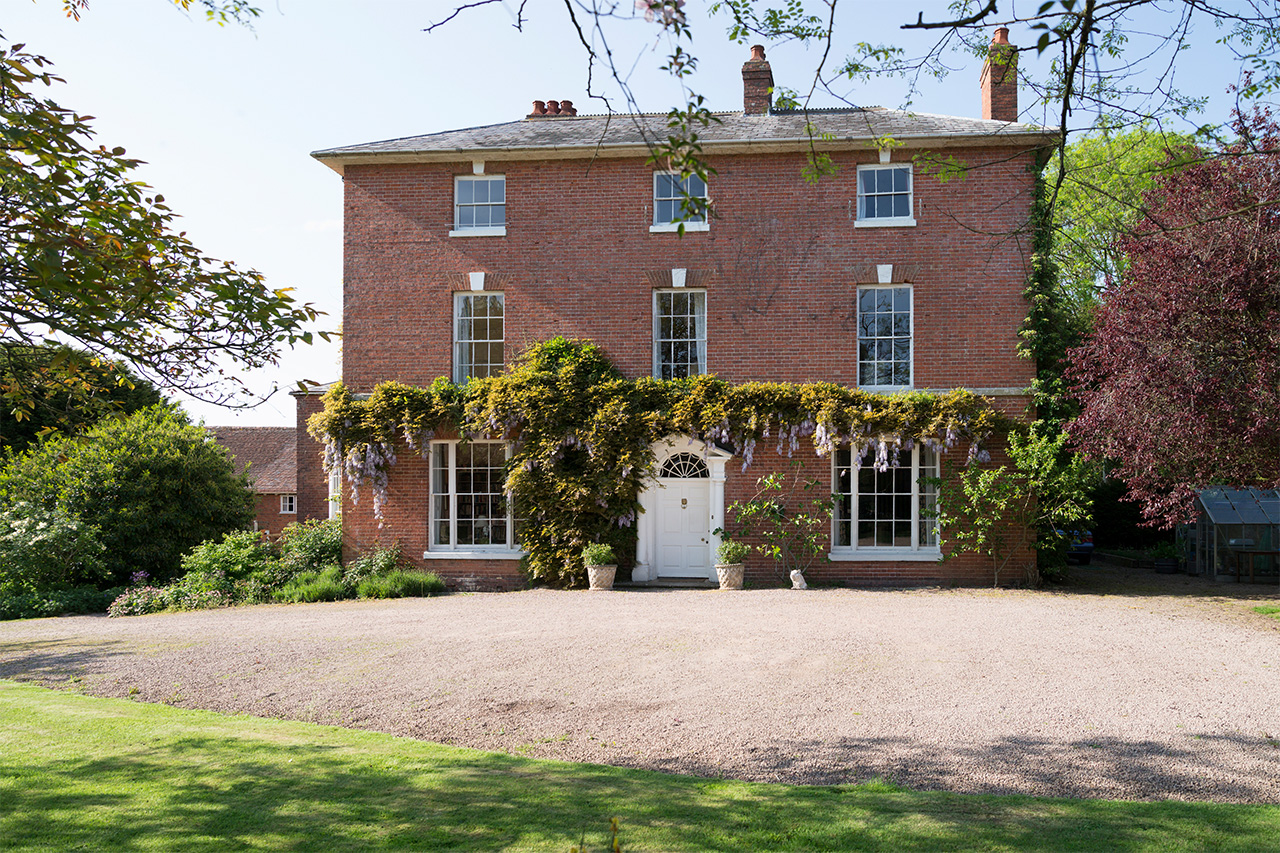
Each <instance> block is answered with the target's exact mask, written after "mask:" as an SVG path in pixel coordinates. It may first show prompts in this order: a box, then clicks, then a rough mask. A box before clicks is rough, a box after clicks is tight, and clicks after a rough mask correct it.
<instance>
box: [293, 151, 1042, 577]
mask: <svg viewBox="0 0 1280 853" xmlns="http://www.w3.org/2000/svg"><path fill="white" fill-rule="evenodd" d="M950 153H953V154H954V155H955V156H956V157H957V158H958V159H960V160H962V161H963V162H965V163H966V164H968V165H970V166H974V167H976V168H973V169H972V170H971V171H969V172H968V173H967V175H966V176H965V177H963V178H953V179H952V180H950V181H947V182H942V181H939V180H938V179H936V178H934V177H930V176H926V175H923V174H921V170H920V168H919V167H917V169H916V174H915V217H916V219H917V222H918V223H919V224H918V225H917V226H916V227H911V228H901V227H890V228H855V227H854V218H855V215H856V200H857V192H856V184H855V179H856V165H857V164H858V163H874V162H878V159H877V157H876V153H875V152H874V151H867V152H865V153H837V154H833V160H834V162H835V163H836V165H837V166H839V172H838V174H837V175H836V176H835V177H834V178H827V179H824V180H822V181H821V182H819V183H818V184H816V185H809V184H806V183H805V182H804V181H803V179H802V178H801V175H800V170H801V168H802V159H801V157H800V155H796V154H777V155H752V156H745V155H744V156H723V157H713V158H711V163H712V165H713V166H714V167H715V168H716V169H717V174H716V175H713V176H712V178H711V180H710V182H709V195H710V197H711V198H712V200H713V204H714V210H715V212H716V214H718V216H717V218H713V220H712V224H711V228H710V231H708V232H705V233H703V232H689V233H686V234H685V235H684V236H683V237H681V236H679V235H677V234H674V233H657V234H655V233H650V232H649V224H650V222H651V221H652V215H653V214H652V204H653V201H652V172H653V169H652V167H651V166H649V165H646V164H644V163H643V162H642V161H641V160H640V159H638V158H637V159H628V160H620V159H602V160H597V161H594V162H588V161H586V160H559V161H543V162H509V163H504V162H499V161H493V160H489V161H488V162H487V163H486V170H485V171H486V173H488V174H502V175H505V176H506V181H507V222H508V225H507V236H505V237H452V238H451V237H449V236H448V232H449V230H450V228H451V227H452V222H453V178H454V176H455V175H468V174H471V173H472V164H471V161H469V160H467V161H459V162H457V163H452V164H389V165H377V166H374V165H362V166H355V165H349V166H347V167H346V174H345V182H346V201H345V208H346V210H345V216H346V227H345V275H344V280H345V283H344V299H345V302H344V317H343V331H344V343H343V347H344V381H345V382H346V383H347V384H348V385H349V386H351V387H352V388H353V390H356V391H368V390H370V389H371V388H372V387H373V386H374V385H375V384H377V383H378V382H381V381H385V380H390V379H395V380H400V381H403V382H408V383H411V384H416V385H425V384H428V383H430V382H431V380H432V379H434V378H436V377H437V376H448V375H449V374H450V372H451V366H452V358H451V334H452V328H451V323H452V293H453V292H454V291H455V290H460V289H466V288H467V286H468V285H467V276H466V274H467V273H469V272H473V271H484V272H486V273H487V274H488V275H487V278H486V282H485V289H486V290H502V291H503V292H504V293H505V310H506V344H507V358H508V360H510V359H511V357H513V356H514V355H515V353H516V352H518V351H519V350H520V349H522V348H523V347H524V346H525V345H527V344H530V343H533V342H536V341H540V340H546V339H548V338H550V337H553V336H555V335H566V336H573V337H585V338H591V339H593V340H594V341H595V342H596V343H598V344H600V345H601V346H602V347H604V349H605V350H606V351H607V352H608V354H609V356H610V357H611V358H612V359H613V360H614V362H615V363H616V364H617V365H618V366H619V368H620V369H621V370H622V371H623V372H624V373H626V374H627V375H629V376H641V375H648V374H649V373H650V372H651V370H652V332H651V329H652V316H653V302H652V300H653V296H652V294H653V290H654V288H655V287H661V286H668V285H669V281H670V279H669V273H670V270H671V269H672V268H683V269H687V270H688V271H689V273H688V284H689V286H690V287H698V288H704V289H705V290H706V292H707V350H708V357H707V364H708V369H709V370H710V371H711V372H713V373H717V374H719V375H720V376H721V377H722V378H724V379H727V380H729V381H733V382H741V381H747V380H776V381H791V382H805V381H815V380H824V381H833V382H838V383H842V384H853V383H855V382H856V367H857V365H856V357H855V354H856V329H855V326H856V294H857V286H858V285H859V284H873V283H875V281H876V276H875V265H877V264H893V265H894V266H895V274H894V279H895V281H898V280H901V279H902V278H903V277H904V275H905V276H906V277H907V278H908V279H909V280H910V282H911V283H912V285H913V288H914V323H915V347H914V349H915V385H916V387H929V388H950V387H955V386H966V387H986V388H989V387H1005V388H1008V387H1012V388H1024V387H1026V386H1027V385H1028V384H1029V383H1030V380H1031V377H1032V373H1033V368H1032V365H1031V364H1030V363H1029V362H1027V361H1025V360H1023V359H1020V358H1018V357H1017V356H1016V352H1015V350H1016V345H1017V340H1018V339H1017V329H1018V327H1019V325H1020V323H1021V321H1022V319H1023V317H1024V316H1025V313H1026V305H1025V302H1024V300H1023V298H1022V295H1021V294H1022V290H1023V287H1024V285H1025V281H1026V259H1025V252H1026V251H1028V249H1027V246H1028V245H1029V235H1027V234H1026V233H1025V230H1024V229H1025V226H1026V220H1027V214H1028V211H1029V208H1030V204H1031V197H1032V187H1033V180H1034V173H1033V159H1032V155H1031V154H1030V153H1029V152H1017V151H1012V150H1008V149H995V148H993V149H976V148H970V149H957V150H955V151H954V152H950ZM898 159H902V160H904V161H905V159H906V155H903V156H902V157H900V158H898ZM1009 403H1010V404H1011V405H1013V406H1014V407H1015V408H1022V407H1023V406H1024V405H1025V400H1020V399H1019V400H1011V401H1009ZM302 444H303V443H302V442H300V443H299V447H300V450H299V452H300V454H301V452H302V451H301V447H302ZM398 452H399V454H400V463H399V465H397V466H396V468H395V469H394V470H393V473H392V477H391V497H390V500H389V501H388V504H387V507H386V514H387V518H386V521H385V522H384V525H383V527H382V529H379V528H378V527H377V525H376V523H375V522H374V521H373V519H372V517H371V514H370V509H369V508H370V505H371V503H372V496H371V495H365V496H364V497H363V498H362V500H361V503H360V506H359V507H358V508H356V507H352V506H351V504H350V501H349V500H348V501H347V502H346V504H345V510H346V512H345V515H344V518H345V524H346V528H347V547H348V550H349V551H350V550H355V549H358V548H362V547H366V546H367V545H368V544H369V543H371V542H374V541H377V540H382V541H390V539H398V540H400V541H401V542H402V543H403V545H404V547H405V550H406V552H407V553H408V554H409V555H410V556H415V555H416V556H418V557H420V556H421V553H422V551H423V550H424V549H425V547H426V541H427V540H426V532H427V531H426V519H427V510H428V506H427V488H428V480H427V477H426V462H425V461H424V460H421V459H419V458H417V457H415V456H414V455H413V453H412V451H409V450H407V449H406V448H400V449H399V451H398ZM771 452H772V451H769V453H771ZM766 455H768V454H766V453H760V454H758V456H757V464H756V466H754V467H753V469H751V470H749V471H748V472H747V473H746V474H745V475H743V474H731V476H730V480H729V484H728V485H729V495H730V496H729V497H728V498H727V501H731V500H733V499H734V498H735V497H739V496H742V495H743V494H745V493H746V492H747V491H748V487H750V486H751V485H752V484H754V482H755V478H756V477H758V476H760V474H761V473H763V472H764V468H763V467H762V463H763V461H764V460H763V457H765V456H766ZM812 464H813V465H816V466H819V467H820V468H821V469H822V470H823V471H824V472H828V471H829V461H828V460H826V459H822V460H813V461H812ZM740 467H741V465H740V464H738V465H737V468H738V469H740ZM730 468H731V469H733V470H736V469H734V463H732V462H731V463H730ZM301 476H302V471H301V469H300V470H299V477H300V482H301ZM823 476H824V477H827V476H829V474H827V473H824V474H823ZM425 565H426V566H427V567H428V568H432V569H434V570H437V571H441V573H442V574H445V575H448V576H451V577H455V578H461V577H476V578H480V579H481V580H480V581H477V583H478V584H479V585H481V586H485V585H497V580H498V579H499V578H501V579H509V580H514V579H515V578H516V577H517V575H516V564H515V563H514V562H513V561H512V562H505V561H504V562H498V563H495V564H493V565H490V564H488V563H486V562H483V561H462V560H458V561H451V562H448V563H445V562H442V561H437V560H432V561H428V562H427V563H426V564H425ZM838 565H839V566H840V567H841V569H842V570H847V573H848V579H849V580H854V581H857V582H860V583H934V582H945V583H989V582H990V577H989V574H988V575H987V576H986V577H985V579H984V578H983V577H982V576H981V570H980V569H978V568H977V567H966V566H967V565H968V564H967V563H965V562H963V561H957V562H955V563H951V564H947V565H945V566H942V567H938V566H936V565H934V564H931V563H913V564H902V565H901V566H895V565H874V564H866V563H842V564H838ZM756 571H758V570H757V569H755V567H754V566H753V568H752V573H753V574H749V577H752V576H754V573H755V572H756ZM495 572H496V574H495ZM490 581H492V583H490Z"/></svg>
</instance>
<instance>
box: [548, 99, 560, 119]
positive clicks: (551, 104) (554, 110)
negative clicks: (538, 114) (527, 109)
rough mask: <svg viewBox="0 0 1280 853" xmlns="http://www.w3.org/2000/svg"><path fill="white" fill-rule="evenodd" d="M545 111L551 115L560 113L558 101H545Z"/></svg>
mask: <svg viewBox="0 0 1280 853" xmlns="http://www.w3.org/2000/svg"><path fill="white" fill-rule="evenodd" d="M547 112H548V113H549V114H551V115H553V116H558V115H560V102H559V101H547Z"/></svg>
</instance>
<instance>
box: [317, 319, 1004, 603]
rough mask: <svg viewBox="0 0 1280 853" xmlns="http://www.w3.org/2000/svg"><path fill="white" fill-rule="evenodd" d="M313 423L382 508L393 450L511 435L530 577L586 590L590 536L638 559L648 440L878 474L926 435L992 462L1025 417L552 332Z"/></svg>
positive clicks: (511, 487)
mask: <svg viewBox="0 0 1280 853" xmlns="http://www.w3.org/2000/svg"><path fill="white" fill-rule="evenodd" d="M324 406H325V407H324V411H322V412H320V413H318V414H316V415H314V416H313V417H312V418H311V420H310V422H309V429H310V431H311V433H312V435H314V436H315V437H316V438H317V439H319V440H321V441H322V442H324V444H325V466H326V468H327V469H328V470H334V469H335V468H338V469H341V470H342V471H343V472H344V473H345V475H346V478H347V480H348V481H349V482H350V484H351V486H352V499H353V501H358V500H359V497H360V490H361V489H363V488H366V487H367V488H370V489H371V490H372V492H373V513H374V516H375V517H377V518H378V519H382V518H383V506H384V504H385V502H386V499H387V493H388V488H387V477H388V473H389V471H390V469H391V468H392V467H393V466H394V465H395V464H396V460H397V455H396V454H397V447H398V446H399V445H400V444H401V442H403V445H405V446H407V447H408V448H410V449H411V450H413V451H415V452H418V453H421V454H426V453H427V452H428V449H429V447H430V441H431V440H432V439H433V438H436V437H437V436H440V437H445V436H452V435H458V436H460V437H462V438H463V439H464V440H465V439H473V438H474V439H479V438H481V437H484V438H489V439H502V440H505V441H509V442H511V446H512V452H511V458H510V460H509V461H508V463H507V481H506V489H507V492H508V493H509V494H510V495H511V496H512V498H513V499H514V501H515V503H516V505H517V506H518V507H519V508H520V516H521V518H522V519H523V520H524V524H523V526H522V529H521V547H522V548H523V549H524V550H525V552H526V557H525V561H524V568H525V570H526V571H527V572H528V574H529V575H530V576H531V577H532V578H533V579H534V580H537V581H543V582H546V583H549V584H553V585H561V586H582V585H584V583H585V574H586V572H585V568H584V564H583V562H582V549H583V547H584V546H585V545H587V544H588V543H591V542H603V543H607V544H610V545H612V546H613V548H614V550H615V552H616V553H617V554H618V556H619V559H620V560H623V561H627V560H629V559H631V558H632V556H633V553H634V548H635V537H634V534H633V533H632V531H631V528H632V527H633V526H634V524H635V521H636V515H637V513H638V512H639V511H640V494H641V491H642V490H643V488H644V485H645V481H646V479H647V477H648V476H649V475H650V472H651V471H652V467H653V463H654V457H653V451H652V449H651V447H652V445H653V443H654V442H655V441H657V440H658V439H661V438H663V437H666V436H669V435H673V434H685V435H690V436H693V437H694V438H697V439H699V440H702V441H704V442H707V443H716V444H720V445H722V446H726V447H728V448H731V449H732V451H733V453H734V454H735V455H736V456H739V457H741V458H742V460H743V470H746V468H747V467H749V466H750V465H751V464H752V462H753V460H754V457H755V451H756V448H757V446H758V445H759V444H760V443H761V442H767V443H770V444H773V445H774V447H775V449H776V451H777V452H778V453H779V454H780V455H785V456H788V457H789V456H791V455H792V454H793V453H794V452H795V451H796V450H797V449H798V448H799V446H800V441H801V439H810V440H812V442H813V444H814V446H815V448H816V449H817V452H818V453H819V454H820V455H825V454H828V453H830V452H831V451H832V450H834V449H835V448H836V447H837V446H843V445H851V446H853V447H854V448H855V453H856V455H857V457H858V459H859V460H860V461H861V460H867V464H871V465H875V466H877V467H878V468H881V469H882V470H884V469H887V468H888V466H889V465H890V464H891V460H892V459H896V458H897V456H898V454H900V453H902V452H907V451H910V450H911V449H912V448H913V447H914V446H915V445H916V444H917V443H919V444H923V445H925V446H927V447H930V448H932V449H935V450H938V451H942V450H945V449H947V448H950V447H953V446H955V445H957V444H958V443H960V442H961V441H967V442H968V443H969V459H970V461H975V460H977V461H984V462H985V461H988V460H989V458H990V457H989V455H988V454H987V453H986V451H984V450H983V449H982V443H983V442H984V441H985V440H987V439H988V438H989V437H990V436H991V435H992V434H995V433H1003V432H1007V431H1008V430H1010V429H1013V428H1016V422H1015V421H1013V420H1012V419H1010V418H1009V417H1008V416H1006V415H1004V414H1003V413H1002V412H1000V411H999V410H997V409H996V408H994V407H993V406H992V405H991V403H990V402H989V401H988V400H986V399H985V398H983V397H980V396H978V395H976V394H973V393H971V392H968V391H963V390H955V391H951V392H948V393H945V394H936V393H927V392H921V391H915V392H909V393H904V394H873V393H869V392H866V391H862V390H859V389H855V388H847V387H843V386H840V385H836V384H833V383H825V382H814V383H805V384H796V383H779V382H748V383H745V384H741V385H731V384H730V383H728V382H725V381H724V380H721V379H719V378H717V377H715V376H711V375H703V376H695V377H690V378H688V379H677V380H670V381H663V380H658V379H653V378H650V377H643V378H639V379H626V378H624V377H623V376H622V374H621V373H620V372H619V371H618V370H617V368H616V367H614V365H613V364H612V363H611V362H610V361H609V359H608V358H607V356H606V355H605V353H604V351H603V350H602V349H600V347H598V346H596V345H595V344H593V343H591V342H589V341H581V340H568V339H565V338H554V339H552V340H550V341H546V342H543V343H538V344H534V345H532V346H530V347H529V348H528V349H526V350H525V352H524V353H522V354H521V355H520V357H519V358H518V359H517V360H516V361H515V362H514V363H513V364H512V365H511V366H510V367H509V368H508V369H507V370H506V371H505V372H503V373H502V374H500V375H498V376H491V377H486V378H479V379H472V380H471V381H469V382H468V383H467V384H465V385H455V384H453V383H451V382H449V381H448V380H447V379H445V378H440V379H437V380H436V381H434V382H433V383H431V385H430V386H428V387H426V388H421V387H412V386H409V385H405V384H403V383H399V382H384V383H382V384H380V385H378V386H376V387H375V388H374V389H373V391H372V393H371V394H370V395H368V397H362V398H360V399H357V398H356V396H355V395H353V394H352V392H351V390H350V389H348V388H347V387H345V386H344V385H342V384H341V383H337V384H335V385H334V386H333V387H331V388H330V389H329V391H328V393H327V394H326V395H325V397H324Z"/></svg>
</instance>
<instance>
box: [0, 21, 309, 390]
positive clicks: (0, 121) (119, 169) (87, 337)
mask: <svg viewBox="0 0 1280 853" xmlns="http://www.w3.org/2000/svg"><path fill="white" fill-rule="evenodd" d="M56 82H60V78H58V77H56V76H54V74H53V72H52V71H51V69H50V64H49V62H48V60H46V59H44V58H43V57H40V56H37V55H34V54H30V53H26V52H25V51H24V49H23V45H20V44H14V45H3V46H2V47H0V338H2V339H3V340H4V341H6V342H8V343H17V344H22V345H25V346H28V347H35V346H38V345H40V344H41V343H43V342H44V341H46V340H54V341H58V342H61V343H67V344H72V345H74V346H75V347H77V348H79V349H82V350H84V351H86V352H88V353H89V354H91V355H92V356H94V357H96V358H98V359H101V360H104V361H106V360H123V361H125V362H127V363H128V364H129V365H130V366H131V367H132V368H133V369H134V370H135V371H137V372H138V373H139V374H140V375H141V376H142V377H143V378H144V379H146V380H148V381H150V382H153V383H154V384H155V385H157V386H158V387H160V388H162V389H177V390H181V391H184V392H187V393H189V394H192V395H194V396H197V397H201V398H203V399H208V400H213V401H215V402H223V403H226V402H229V401H230V400H231V399H232V398H233V397H234V394H235V392H236V390H237V389H239V388H242V387H243V386H242V383H241V382H240V380H239V378H238V377H237V376H235V375H234V374H232V373H229V372H228V371H227V370H226V368H225V367H224V366H223V362H222V358H223V357H224V356H227V357H229V358H230V359H231V360H232V361H233V362H235V363H237V364H238V365H239V366H240V367H243V368H255V367H261V366H264V365H268V364H274V363H275V361H276V357H277V353H278V350H279V348H280V347H282V346H288V345H291V344H293V343H296V342H300V341H301V342H310V340H311V336H312V333H311V332H309V331H307V330H306V329H305V328H304V326H305V324H307V323H309V322H310V321H312V320H314V319H315V317H316V316H317V313H316V311H315V310H313V309H312V308H311V307H310V306H309V305H299V304H297V303H296V302H295V301H294V299H293V298H292V296H291V295H290V292H289V290H288V289H273V288H271V287H269V286H268V285H267V284H266V283H265V282H264V280H263V278H262V276H261V274H259V273H257V272H255V271H252V270H241V269H239V268H238V267H236V266H235V265H233V264H231V263H228V262H223V261H218V260H215V259H213V258H210V257H207V256H206V255H204V254H203V253H202V252H201V251H200V250H199V249H198V248H196V246H195V245H194V244H192V243H191V241H190V240H188V239H187V237H186V236H185V234H184V233H182V232H180V231H178V230H177V227H176V218H177V217H176V215H175V214H174V213H173V211H171V210H170V209H169V208H168V207H167V206H166V205H165V203H164V198H163V196H161V195H159V194H158V193H154V192H153V191H152V190H151V188H150V187H148V186H147V185H146V184H144V183H142V182H140V181H138V180H137V179H136V177H135V176H134V170H135V168H136V167H137V166H138V165H139V161H137V160H134V159H131V158H129V157H127V156H125V150H124V149H123V148H111V149H108V148H107V147H105V146H101V145H95V144H94V142H93V134H92V130H91V128H90V125H89V117H87V116H82V115H79V114H76V113H74V112H72V111H70V110H67V109H64V108H62V107H60V106H59V105H58V104H56V103H55V102H54V101H52V100H50V99H48V98H44V97H41V95H40V94H39V93H38V90H40V89H44V88H48V87H50V86H52V85H53V84H54V83H56ZM24 394H29V391H28V390H27V389H23V388H21V387H19V386H10V387H9V388H7V389H6V394H5V401H4V402H5V403H6V404H7V405H8V406H9V407H10V408H11V409H15V410H17V411H22V410H23V408H24V407H29V405H30V403H31V400H30V398H29V396H24Z"/></svg>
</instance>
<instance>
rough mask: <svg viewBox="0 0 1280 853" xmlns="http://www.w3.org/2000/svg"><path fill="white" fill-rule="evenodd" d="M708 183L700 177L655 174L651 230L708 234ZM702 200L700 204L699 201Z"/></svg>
mask: <svg viewBox="0 0 1280 853" xmlns="http://www.w3.org/2000/svg"><path fill="white" fill-rule="evenodd" d="M706 198H707V182H706V181H704V180H703V179H702V178H700V177H698V176H697V175H689V176H687V177H681V176H680V175H679V174H677V173H674V172H654V174H653V225H652V226H651V227H650V229H649V230H651V231H676V230H678V229H679V228H680V226H681V225H683V226H684V229H685V230H686V231H706V230H707V228H708V225H707V208H706ZM699 199H701V202H699V201H698V200H699Z"/></svg>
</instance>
